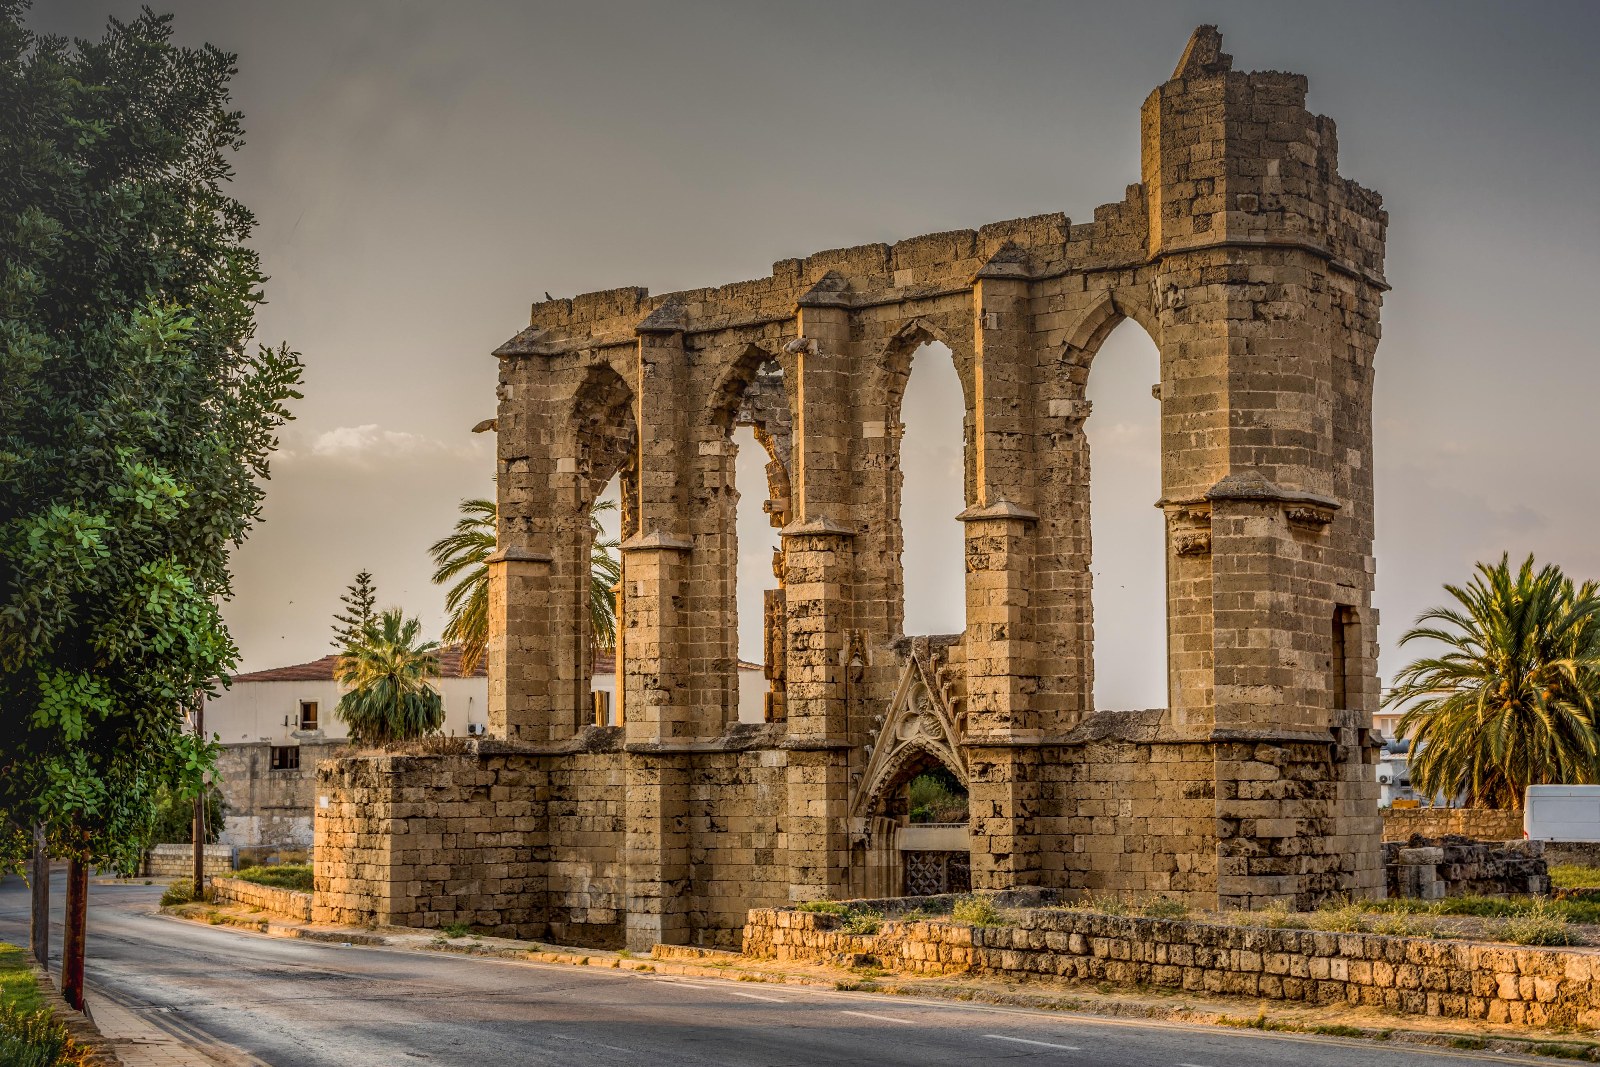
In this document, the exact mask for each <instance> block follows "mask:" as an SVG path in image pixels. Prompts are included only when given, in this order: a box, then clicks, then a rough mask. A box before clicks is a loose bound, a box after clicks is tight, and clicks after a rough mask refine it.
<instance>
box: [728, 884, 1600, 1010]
mask: <svg viewBox="0 0 1600 1067" xmlns="http://www.w3.org/2000/svg"><path fill="white" fill-rule="evenodd" d="M863 903H864V902H863ZM911 903H913V904H914V903H915V902H911ZM841 924H842V920H841V919H840V918H839V917H837V916H834V915H827V914H821V913H813V912H800V911H793V910H789V909H774V908H759V909H755V910H752V911H751V912H750V917H749V921H748V923H747V924H746V926H745V931H744V952H745V954H746V955H749V956H753V957H757V958H764V959H778V960H796V961H799V960H808V961H819V960H821V961H828V960H832V961H835V962H849V963H857V964H859V963H868V962H874V963H876V964H877V965H878V966H881V967H884V968H886V969H888V970H890V971H900V972H908V973H914V974H934V975H937V974H955V973H971V974H997V975H1004V976H1006V977H1011V978H1019V979H1026V978H1030V977H1052V978H1061V979H1068V980H1071V981H1090V982H1098V981H1105V982H1115V983H1118V984H1122V985H1134V984H1141V983H1142V984H1146V985H1152V986H1160V987H1164V988H1169V989H1184V990H1187V991H1190V992H1196V993H1207V994H1219V993H1220V994H1233V995H1238V996H1244V997H1256V998H1261V999H1266V1000H1283V1001H1298V1002H1304V1003H1311V1004H1349V1005H1352V1006H1356V1005H1359V1006H1365V1007H1374V1008H1381V1009H1384V1010H1387V1011H1391V1012H1400V1013H1404V1014H1409V1015H1437V1016H1444V1017H1448V1018H1461V1019H1484V1020H1487V1021H1489V1022H1495V1023H1514V1024H1519V1025H1528V1026H1577V1027H1582V1028H1584V1029H1592V1028H1595V1027H1597V1026H1600V951H1596V950H1594V949H1534V948H1520V947H1516V946H1512V945H1494V944H1482V943H1476V942H1469V941H1440V940H1432V939H1428V938H1418V937H1389V936H1385V935H1381V934H1341V933H1327V932H1322V931H1310V930H1281V929H1266V928H1260V927H1240V926H1222V925H1214V924H1210V923H1201V922H1187V921H1174V920H1166V919H1144V918H1130V917H1121V916H1110V915H1103V914H1099V913H1097V912H1088V911H1074V910H1071V909H1065V908H1048V909H1036V910H1031V911H1026V912H1024V913H1023V914H1022V917H1021V918H1020V920H1019V921H1018V922H1017V924H1016V925H1014V926H987V927H981V926H980V927H974V926H970V925H968V924H965V923H958V922H955V921H953V920H949V919H939V920H916V921H906V920H896V919H890V920H886V921H885V922H884V923H883V924H882V926H881V927H880V928H879V931H878V933H876V934H848V933H844V932H843V931H842V930H841V929H840V926H841Z"/></svg>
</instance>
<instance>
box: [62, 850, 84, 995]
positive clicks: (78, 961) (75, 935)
mask: <svg viewBox="0 0 1600 1067" xmlns="http://www.w3.org/2000/svg"><path fill="white" fill-rule="evenodd" d="M85 843H86V844H87V842H85ZM88 925H89V864H88V863H87V862H86V861H85V860H84V858H83V856H82V854H81V853H80V854H77V855H74V856H73V857H72V858H71V859H70V860H69V861H68V863H67V922H66V937H65V938H64V939H63V940H62V944H61V995H62V997H64V998H65V999H66V1002H67V1003H68V1004H70V1005H72V1007H73V1008H75V1009H76V1010H78V1011H82V1010H83V941H84V937H85V935H86V933H87V927H88Z"/></svg>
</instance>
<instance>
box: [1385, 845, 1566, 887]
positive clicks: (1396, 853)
mask: <svg viewBox="0 0 1600 1067" xmlns="http://www.w3.org/2000/svg"><path fill="white" fill-rule="evenodd" d="M1383 864H1384V869H1385V870H1386V871H1387V873H1388V878H1389V895H1390V896H1391V897H1412V898H1415V899H1419V900H1440V899H1442V898H1444V897H1504V896H1522V895H1529V894H1531V895H1535V896H1542V895H1544V894H1546V893H1549V892H1550V871H1549V869H1548V868H1547V867H1546V866H1545V858H1544V842H1543V841H1469V840H1468V839H1467V838H1464V837H1441V838H1426V837H1422V836H1420V835H1418V836H1416V837H1413V838H1411V840H1409V841H1407V842H1405V843H1403V844H1402V843H1401V842H1399V841H1385V842H1384V844H1383Z"/></svg>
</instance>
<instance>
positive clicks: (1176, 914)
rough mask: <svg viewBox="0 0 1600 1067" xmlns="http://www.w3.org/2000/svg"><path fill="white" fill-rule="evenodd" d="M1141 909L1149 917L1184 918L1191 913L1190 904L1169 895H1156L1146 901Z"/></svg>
mask: <svg viewBox="0 0 1600 1067" xmlns="http://www.w3.org/2000/svg"><path fill="white" fill-rule="evenodd" d="M1139 910H1140V911H1141V912H1142V913H1143V914H1144V916H1145V917H1146V918H1149V919H1183V918H1186V917H1187V916H1188V914H1189V905H1187V904H1185V903H1184V902H1183V901H1181V900H1172V899H1171V898H1169V897H1156V898H1155V899H1154V900H1150V901H1146V902H1145V905H1144V907H1142V908H1140V909H1139Z"/></svg>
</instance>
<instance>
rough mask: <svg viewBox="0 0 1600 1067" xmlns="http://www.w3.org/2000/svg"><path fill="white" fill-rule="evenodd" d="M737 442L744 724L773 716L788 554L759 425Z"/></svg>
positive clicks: (737, 604)
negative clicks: (780, 574)
mask: <svg viewBox="0 0 1600 1067" xmlns="http://www.w3.org/2000/svg"><path fill="white" fill-rule="evenodd" d="M732 440H733V444H734V447H735V448H736V449H737V453H736V455H735V456H734V486H735V488H736V489H737V491H738V494H739V502H738V505H737V508H736V519H735V531H736V535H737V537H738V559H737V563H736V570H735V593H734V610H735V611H737V613H738V632H739V645H738V649H739V651H738V657H739V664H738V675H739V721H740V722H765V721H766V720H767V719H768V718H769V717H771V716H772V709H771V708H770V707H769V704H770V700H769V697H768V693H769V690H770V689H771V686H770V685H769V676H770V674H771V673H772V667H773V665H774V664H773V662H772V661H773V659H774V658H775V657H776V656H777V655H778V654H779V652H778V650H779V649H781V646H782V643H781V640H777V641H775V640H774V634H773V633H772V630H773V628H774V627H779V628H781V627H782V626H783V621H784V616H783V609H782V601H781V596H782V593H781V590H780V589H779V588H778V578H777V569H778V567H780V566H781V561H782V552H783V550H782V546H781V545H780V544H779V541H778V532H777V530H775V529H774V528H773V521H772V519H773V515H774V514H775V513H776V512H775V510H774V509H775V507H776V506H777V505H775V504H774V503H773V502H772V500H771V496H770V484H771V482H770V478H769V474H770V472H769V467H770V465H771V464H772V462H773V459H772V457H771V456H770V455H769V454H768V452H767V450H766V448H765V447H763V445H762V443H761V441H760V439H759V438H758V437H757V436H756V428H755V427H754V426H750V425H742V426H736V427H734V430H733V435H732ZM780 717H781V716H780Z"/></svg>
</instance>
